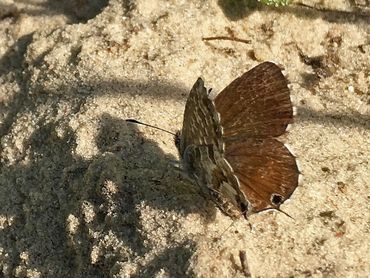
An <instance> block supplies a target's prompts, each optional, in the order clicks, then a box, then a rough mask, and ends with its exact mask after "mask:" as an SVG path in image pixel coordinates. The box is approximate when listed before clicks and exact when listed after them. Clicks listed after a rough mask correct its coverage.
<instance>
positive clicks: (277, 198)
mask: <svg viewBox="0 0 370 278" xmlns="http://www.w3.org/2000/svg"><path fill="white" fill-rule="evenodd" d="M283 201H284V198H283V196H281V195H280V194H276V193H273V194H272V195H271V203H272V204H273V205H275V206H279V205H281V203H282V202H283Z"/></svg>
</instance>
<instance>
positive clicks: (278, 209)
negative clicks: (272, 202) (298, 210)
mask: <svg viewBox="0 0 370 278" xmlns="http://www.w3.org/2000/svg"><path fill="white" fill-rule="evenodd" d="M276 210H277V211H280V212H281V213H282V214H285V215H286V216H288V217H289V218H291V219H293V220H295V219H294V218H293V216H290V215H289V214H288V213H287V212H285V211H283V210H281V209H280V208H276Z"/></svg>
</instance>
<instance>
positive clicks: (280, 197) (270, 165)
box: [225, 138, 299, 212]
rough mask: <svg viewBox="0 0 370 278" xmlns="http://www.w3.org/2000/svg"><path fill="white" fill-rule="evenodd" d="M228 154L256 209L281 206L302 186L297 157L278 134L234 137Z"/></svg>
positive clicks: (229, 143) (227, 149)
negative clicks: (270, 136)
mask: <svg viewBox="0 0 370 278" xmlns="http://www.w3.org/2000/svg"><path fill="white" fill-rule="evenodd" d="M225 158H226V160H227V161H228V162H229V163H230V164H231V166H232V169H233V171H234V174H235V175H236V176H237V177H238V180H239V184H240V189H241V191H242V192H243V193H244V194H245V196H246V198H247V199H248V201H249V202H250V203H251V206H252V209H253V212H259V211H262V210H265V209H271V208H275V209H277V208H279V206H280V204H281V203H283V202H284V201H285V200H286V199H288V198H289V197H290V195H291V194H292V193H293V191H294V190H295V188H296V187H297V186H298V176H299V170H298V167H297V164H296V160H295V157H294V156H293V155H292V154H291V153H290V152H289V150H288V149H287V148H286V147H285V146H284V144H283V143H281V142H279V141H278V140H276V139H274V138H267V139H258V138H247V139H244V140H239V141H230V142H228V143H226V146H225Z"/></svg>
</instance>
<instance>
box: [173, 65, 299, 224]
mask: <svg viewBox="0 0 370 278" xmlns="http://www.w3.org/2000/svg"><path fill="white" fill-rule="evenodd" d="M287 83H288V82H287V80H286V78H285V77H284V75H283V74H282V72H281V70H280V68H279V67H278V66H277V65H275V64H274V63H271V62H264V63H262V64H260V65H258V66H256V67H255V68H253V69H251V70H250V71H248V72H246V73H244V74H243V75H242V76H240V77H239V78H237V79H235V80H234V81H233V82H231V84H230V85H229V86H227V87H226V88H225V89H224V90H223V91H221V93H219V94H218V95H217V96H216V98H215V99H214V100H212V99H210V98H209V91H207V89H206V88H205V87H204V82H203V80H202V79H200V78H199V79H198V80H197V82H196V83H195V84H194V86H193V88H192V89H191V91H190V94H189V97H188V99H187V102H186V106H185V113H184V122H183V128H182V130H181V131H179V132H178V133H177V134H176V136H175V143H176V146H177V148H178V150H179V153H180V156H181V158H182V162H183V165H184V168H185V170H186V171H187V172H188V174H189V175H190V176H191V177H192V178H193V179H195V180H196V182H197V183H198V184H199V185H200V187H201V188H202V190H203V192H204V193H205V194H207V195H208V196H209V197H210V198H211V199H212V200H213V201H214V202H215V203H216V204H217V205H218V206H219V207H220V208H221V210H222V211H223V212H224V213H226V214H227V215H229V216H231V217H239V216H241V215H244V216H245V217H247V216H248V215H250V214H251V213H255V212H260V211H263V210H266V209H278V210H279V206H280V205H281V204H282V203H283V202H284V201H285V200H286V199H288V198H289V197H290V196H291V194H292V193H293V191H294V190H295V189H296V187H297V186H298V177H299V170H298V167H297V164H296V159H295V157H294V156H293V155H292V154H291V153H290V151H289V150H288V149H287V148H286V147H285V146H284V144H283V143H281V142H280V141H278V140H277V139H276V137H278V136H280V135H282V134H283V133H284V132H285V130H286V128H287V126H288V124H289V123H291V122H292V120H293V106H292V103H291V100H290V93H289V89H288V86H287Z"/></svg>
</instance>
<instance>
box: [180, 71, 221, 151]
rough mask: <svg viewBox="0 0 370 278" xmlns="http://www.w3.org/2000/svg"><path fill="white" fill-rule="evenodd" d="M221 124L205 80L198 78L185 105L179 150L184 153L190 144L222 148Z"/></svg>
mask: <svg viewBox="0 0 370 278" xmlns="http://www.w3.org/2000/svg"><path fill="white" fill-rule="evenodd" d="M220 140H221V125H220V121H219V117H218V113H217V112H216V110H215V106H214V103H213V101H212V100H211V99H210V98H209V97H208V93H207V89H206V88H205V87H204V82H203V80H202V79H201V78H198V80H197V82H195V84H194V86H193V88H192V89H191V91H190V94H189V96H188V99H187V101H186V105H185V112H184V122H183V127H182V130H181V139H180V146H179V151H180V154H181V155H183V154H184V151H185V149H186V147H187V146H190V145H196V146H200V145H215V146H216V147H217V148H218V149H220V150H221V148H222V144H221V141H220Z"/></svg>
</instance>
